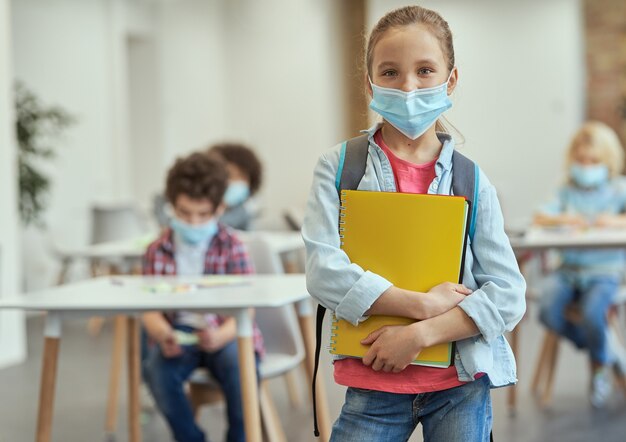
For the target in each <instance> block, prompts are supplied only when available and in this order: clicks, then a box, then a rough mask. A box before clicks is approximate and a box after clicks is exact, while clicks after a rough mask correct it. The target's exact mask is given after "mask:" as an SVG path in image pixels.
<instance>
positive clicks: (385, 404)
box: [330, 375, 492, 442]
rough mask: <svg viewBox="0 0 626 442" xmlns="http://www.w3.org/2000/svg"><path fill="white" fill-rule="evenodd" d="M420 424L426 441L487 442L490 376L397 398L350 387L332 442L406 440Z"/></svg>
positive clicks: (398, 395) (489, 428)
mask: <svg viewBox="0 0 626 442" xmlns="http://www.w3.org/2000/svg"><path fill="white" fill-rule="evenodd" d="M418 423H421V424H422V426H423V435H424V440H425V441H426V442H485V441H489V435H490V433H491V424H492V414H491V395H490V392H489V377H488V376H486V375H485V376H483V377H481V378H480V379H477V380H476V381H473V382H468V383H467V384H464V385H461V386H459V387H455V388H450V389H448V390H442V391H436V392H433V393H421V394H397V393H385V392H382V391H374V390H362V389H359V388H348V391H347V392H346V402H345V404H344V405H343V408H342V409H341V414H340V415H339V418H338V419H337V421H336V422H335V424H334V425H333V431H332V434H331V437H330V440H331V442H352V441H354V442H361V441H364V440H366V441H371V442H377V441H381V442H387V441H394V442H396V441H406V440H408V439H409V437H410V436H411V433H413V431H414V430H415V427H416V426H417V424H418Z"/></svg>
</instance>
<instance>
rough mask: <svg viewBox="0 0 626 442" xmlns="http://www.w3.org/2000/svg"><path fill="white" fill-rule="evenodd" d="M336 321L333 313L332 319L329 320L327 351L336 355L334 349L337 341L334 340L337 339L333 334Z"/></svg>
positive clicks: (335, 334) (334, 333) (335, 349)
mask: <svg viewBox="0 0 626 442" xmlns="http://www.w3.org/2000/svg"><path fill="white" fill-rule="evenodd" d="M337 321H338V319H337V316H335V314H334V313H333V316H332V319H331V320H330V340H329V341H328V343H329V345H328V350H329V351H330V352H331V353H337V347H335V345H336V344H337V340H336V339H335V338H336V337H337V333H336V332H335V331H336V330H337Z"/></svg>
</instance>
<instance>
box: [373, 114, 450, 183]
mask: <svg viewBox="0 0 626 442" xmlns="http://www.w3.org/2000/svg"><path fill="white" fill-rule="evenodd" d="M382 126H383V123H380V122H379V123H376V124H374V125H373V126H372V127H370V128H369V129H366V130H362V131H361V133H366V134H367V135H368V139H369V142H370V146H376V148H377V149H378V150H379V151H380V152H379V154H380V153H382V154H383V155H385V153H384V152H383V150H382V149H381V148H380V146H378V144H376V142H375V141H374V135H375V134H376V132H378V130H379V129H380V128H381V127H382ZM437 138H439V141H441V143H442V144H443V146H442V148H441V152H439V158H438V159H437V163H435V172H436V173H437V176H440V175H441V173H442V172H443V171H444V170H446V171H450V170H451V169H452V153H453V152H454V139H453V138H452V136H451V135H450V134H447V133H444V132H437Z"/></svg>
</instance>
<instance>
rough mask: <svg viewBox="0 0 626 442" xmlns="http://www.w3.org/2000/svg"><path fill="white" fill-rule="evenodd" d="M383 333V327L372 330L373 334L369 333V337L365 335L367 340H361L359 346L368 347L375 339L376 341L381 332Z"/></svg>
mask: <svg viewBox="0 0 626 442" xmlns="http://www.w3.org/2000/svg"><path fill="white" fill-rule="evenodd" d="M383 331H385V327H381V328H379V329H378V330H374V331H373V332H371V333H370V334H369V335H367V338H365V339H363V340H362V341H361V344H363V345H369V344H371V343H372V342H374V341H375V340H376V339H378V337H379V336H380V335H381V334H382V332H383Z"/></svg>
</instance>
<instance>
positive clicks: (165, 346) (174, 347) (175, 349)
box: [159, 330, 183, 358]
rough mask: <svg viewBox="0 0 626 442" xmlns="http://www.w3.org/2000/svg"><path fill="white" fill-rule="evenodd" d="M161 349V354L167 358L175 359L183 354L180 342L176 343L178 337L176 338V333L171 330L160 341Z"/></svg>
mask: <svg viewBox="0 0 626 442" xmlns="http://www.w3.org/2000/svg"><path fill="white" fill-rule="evenodd" d="M159 347H161V353H163V356H165V357H166V358H175V357H177V356H180V355H181V354H182V353H183V350H182V348H180V345H178V341H176V336H174V332H173V331H172V330H170V331H169V332H167V333H166V334H165V335H164V336H163V337H162V338H161V339H160V340H159Z"/></svg>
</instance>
